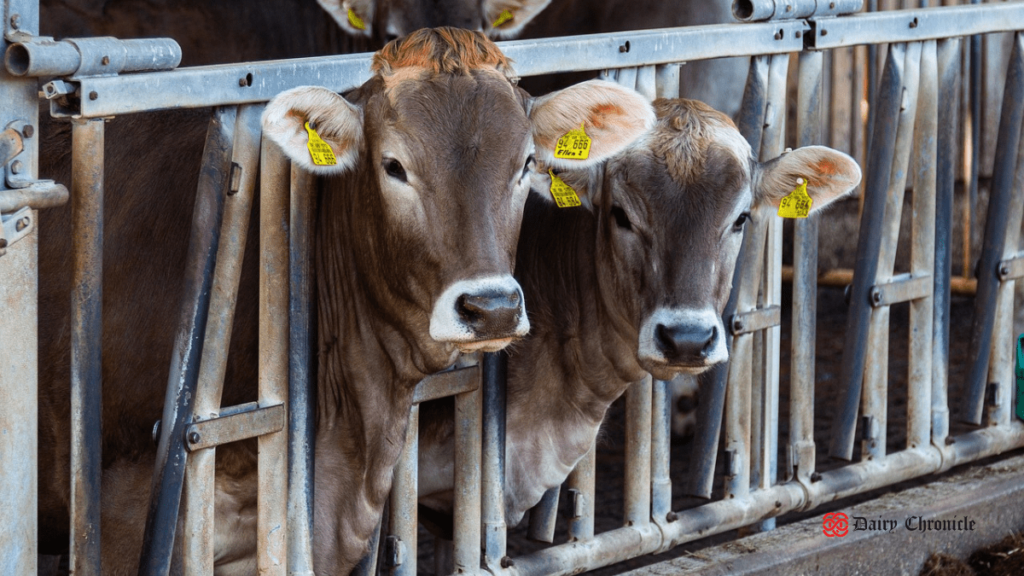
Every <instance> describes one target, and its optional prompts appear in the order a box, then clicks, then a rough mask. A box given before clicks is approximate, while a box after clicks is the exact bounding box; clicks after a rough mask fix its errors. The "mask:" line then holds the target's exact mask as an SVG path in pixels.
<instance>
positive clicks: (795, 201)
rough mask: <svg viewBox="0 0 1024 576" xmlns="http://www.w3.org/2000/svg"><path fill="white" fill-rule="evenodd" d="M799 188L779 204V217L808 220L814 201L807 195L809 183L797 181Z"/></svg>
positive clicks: (800, 179) (801, 179)
mask: <svg viewBox="0 0 1024 576" xmlns="http://www.w3.org/2000/svg"><path fill="white" fill-rule="evenodd" d="M796 183H797V187H796V188H794V189H793V191H792V192H790V193H789V194H788V195H787V196H786V197H785V198H783V199H782V201H781V202H779V216H782V217H783V218H807V215H808V214H810V212H811V204H813V203H814V200H813V199H811V197H810V196H808V195H807V181H805V180H804V179H803V178H797V179H796Z"/></svg>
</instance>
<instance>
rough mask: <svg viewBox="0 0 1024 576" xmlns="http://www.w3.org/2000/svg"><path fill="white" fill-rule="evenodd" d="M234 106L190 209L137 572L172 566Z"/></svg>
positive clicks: (219, 123) (213, 131) (213, 137)
mask: <svg viewBox="0 0 1024 576" xmlns="http://www.w3.org/2000/svg"><path fill="white" fill-rule="evenodd" d="M234 129H235V108H234V107H228V108H218V109H216V110H215V111H214V114H213V118H212V119H211V120H210V127H209V130H208V131H207V134H206V148H205V149H204V150H203V167H202V170H201V171H200V173H199V186H198V191H197V193H196V203H195V208H194V209H193V213H192V231H191V234H190V238H189V247H188V257H187V260H186V263H185V274H184V284H185V285H184V289H183V290H182V300H181V302H182V306H181V312H180V314H181V316H180V318H179V321H178V326H179V329H178V332H177V337H176V338H175V342H174V354H173V356H172V358H171V370H170V377H169V379H168V382H167V395H166V397H165V398H164V410H163V418H162V419H161V422H163V424H162V425H161V427H160V441H159V444H158V445H157V458H156V468H155V471H154V475H153V487H152V490H151V491H150V504H149V514H148V515H147V517H146V529H145V532H144V535H143V540H142V555H141V559H140V562H139V574H140V576H165V575H166V574H167V573H168V571H169V570H170V568H171V556H172V554H173V547H174V539H175V533H176V529H177V524H178V508H179V505H180V504H181V489H182V484H183V481H184V477H185V460H186V456H187V453H186V452H185V427H186V426H187V425H188V422H189V421H190V420H191V419H192V406H193V400H194V399H195V391H196V384H197V383H198V381H199V361H200V358H201V357H202V353H203V339H204V337H205V335H206V320H207V312H208V310H209V307H210V292H211V288H212V286H213V269H214V266H215V264H216V259H217V258H216V257H217V248H218V245H219V243H220V226H221V219H222V217H223V214H224V198H225V197H226V196H227V189H228V187H229V179H230V173H231V169H230V168H231V146H232V140H233V135H234Z"/></svg>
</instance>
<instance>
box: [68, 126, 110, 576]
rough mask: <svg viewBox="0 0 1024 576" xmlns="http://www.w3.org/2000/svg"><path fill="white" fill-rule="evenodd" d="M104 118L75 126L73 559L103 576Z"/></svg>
mask: <svg viewBox="0 0 1024 576" xmlns="http://www.w3.org/2000/svg"><path fill="white" fill-rule="evenodd" d="M103 124H104V121H103V120H76V121H74V122H72V124H71V130H72V139H71V170H72V174H71V186H72V190H73V192H74V194H73V195H72V197H73V198H74V200H73V201H72V202H71V233H72V246H73V250H74V255H75V256H74V267H73V270H72V280H71V283H72V292H71V558H70V562H69V564H70V568H71V569H72V570H73V571H74V573H75V574H81V575H82V576H99V575H100V573H101V572H100V487H101V481H102V479H103V454H102V452H101V448H102V444H103V430H102V423H103V354H102V351H103V338H102V337H103V133H104V132H103Z"/></svg>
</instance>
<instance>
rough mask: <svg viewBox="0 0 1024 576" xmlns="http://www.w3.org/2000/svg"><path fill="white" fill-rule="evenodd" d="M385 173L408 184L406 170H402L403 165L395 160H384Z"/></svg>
mask: <svg viewBox="0 0 1024 576" xmlns="http://www.w3.org/2000/svg"><path fill="white" fill-rule="evenodd" d="M384 171H385V172H387V174H388V176H391V177H392V178H395V179H397V180H401V181H402V182H406V181H407V179H406V177H405V168H402V163H401V162H399V161H398V160H395V159H394V158H385V159H384Z"/></svg>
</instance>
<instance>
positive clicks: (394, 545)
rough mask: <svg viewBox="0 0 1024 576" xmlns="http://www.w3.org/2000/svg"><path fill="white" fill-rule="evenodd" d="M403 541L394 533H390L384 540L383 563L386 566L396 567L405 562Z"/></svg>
mask: <svg viewBox="0 0 1024 576" xmlns="http://www.w3.org/2000/svg"><path fill="white" fill-rule="evenodd" d="M405 554H406V551H405V542H402V540H401V538H399V537H398V536H395V535H393V534H392V535H390V536H388V537H387V538H386V539H385V540H384V565H385V566H386V567H387V568H397V567H399V566H401V565H402V564H404V563H405Z"/></svg>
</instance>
